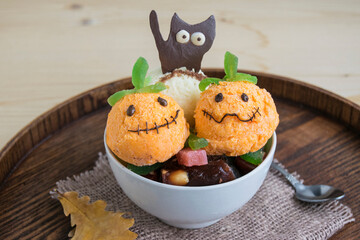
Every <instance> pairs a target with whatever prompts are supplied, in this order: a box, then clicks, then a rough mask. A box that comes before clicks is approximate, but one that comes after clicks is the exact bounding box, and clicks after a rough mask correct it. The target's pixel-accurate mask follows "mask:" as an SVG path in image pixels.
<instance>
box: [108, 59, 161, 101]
mask: <svg viewBox="0 0 360 240" xmlns="http://www.w3.org/2000/svg"><path fill="white" fill-rule="evenodd" d="M148 69H149V65H148V63H147V61H146V60H145V58H143V57H139V58H138V60H137V61H136V63H135V64H134V67H133V71H132V84H133V85H134V87H135V89H130V90H122V91H118V92H116V93H114V94H113V95H111V96H110V97H109V98H108V100H107V101H108V103H109V104H110V106H114V105H115V103H117V102H118V101H119V100H120V99H121V98H123V97H125V96H126V95H129V94H134V93H158V92H161V91H163V90H165V89H166V86H165V84H164V83H162V82H159V83H156V84H154V85H149V84H150V82H151V77H150V76H148V77H145V76H146V73H147V70H148Z"/></svg>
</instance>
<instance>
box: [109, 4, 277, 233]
mask: <svg viewBox="0 0 360 240" xmlns="http://www.w3.org/2000/svg"><path fill="white" fill-rule="evenodd" d="M150 25H151V29H152V31H153V34H154V37H155V40H156V45H157V47H158V50H159V54H160V60H161V64H162V71H163V74H161V73H160V74H158V76H156V77H154V76H152V75H151V74H149V75H147V70H148V68H149V66H148V64H147V61H146V60H145V59H144V58H142V57H140V58H139V59H138V60H137V61H136V63H135V65H134V67H133V71H132V83H133V85H134V89H129V90H121V91H119V92H116V93H114V94H113V95H111V96H110V97H109V98H108V103H109V104H110V105H111V106H112V109H111V110H110V112H109V114H108V119H107V125H106V130H105V134H104V143H105V149H106V154H107V157H108V159H109V163H110V166H111V169H112V171H113V173H114V176H115V178H116V180H117V182H118V183H119V185H120V186H121V188H122V189H123V191H124V193H125V194H126V195H127V196H128V197H129V198H130V199H131V200H132V201H133V202H134V203H135V204H137V205H138V206H139V207H140V208H142V209H143V210H145V211H146V212H148V213H150V214H152V215H154V216H156V217H158V218H159V219H161V220H162V221H163V222H165V223H167V224H169V225H172V226H175V227H180V228H200V227H205V226H208V225H210V224H212V223H215V222H216V221H218V220H220V219H221V218H223V217H225V216H227V215H229V214H231V213H232V212H234V211H236V210H238V209H239V208H241V207H242V206H243V205H244V204H245V203H246V202H248V201H249V200H250V199H251V198H252V197H253V196H254V194H255V193H256V192H257V191H258V189H259V188H260V186H261V184H262V183H263V181H264V179H265V177H266V174H267V172H268V170H269V167H270V164H271V161H272V159H273V157H274V152H275V147H276V134H275V129H276V127H277V125H278V123H279V115H278V113H277V111H276V106H275V103H274V101H273V99H272V98H271V95H270V94H269V93H268V92H267V91H266V90H265V89H261V88H259V87H258V86H257V85H256V84H257V78H256V77H255V76H251V75H249V74H245V73H238V72H237V64H238V58H237V57H236V56H235V55H233V54H231V53H230V52H226V54H225V59H224V72H225V76H224V78H222V79H219V78H212V77H208V76H205V74H203V72H201V70H200V64H201V59H202V56H203V54H204V53H205V52H206V51H208V50H209V48H210V46H211V45H212V42H213V40H214V37H215V22H214V19H213V17H210V18H209V19H208V20H206V21H204V22H203V23H200V24H195V25H189V24H187V23H185V22H183V21H182V20H181V19H180V18H179V17H178V16H177V15H176V14H175V15H174V17H173V20H172V25H171V30H170V35H169V38H168V40H167V41H164V40H163V39H162V37H161V35H160V32H159V29H158V24H157V16H156V13H155V12H154V11H153V12H151V14H150ZM200 31H202V32H203V33H202V32H200ZM190 35H191V37H190ZM190 39H191V41H190ZM152 78H153V79H152Z"/></svg>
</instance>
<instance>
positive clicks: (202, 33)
mask: <svg viewBox="0 0 360 240" xmlns="http://www.w3.org/2000/svg"><path fill="white" fill-rule="evenodd" d="M149 19H150V27H151V31H152V33H153V35H154V38H155V42H156V47H157V49H158V51H159V57H160V62H161V68H162V72H163V73H166V72H172V71H173V70H174V69H176V68H180V67H186V68H187V69H189V70H192V69H194V70H195V71H197V72H198V71H199V70H200V67H201V60H202V58H203V56H204V54H205V53H206V52H207V51H208V50H209V49H210V47H211V45H212V44H213V42H214V38H215V18H214V16H213V15H211V16H210V17H209V18H208V19H207V20H205V21H203V22H201V23H198V24H194V25H191V24H188V23H186V22H184V21H183V20H181V19H180V18H179V16H178V15H177V14H176V13H174V16H173V17H172V19H171V26H170V33H169V37H168V39H167V40H166V41H165V40H164V39H163V38H162V36H161V33H160V29H159V23H158V18H157V14H156V12H155V11H154V10H152V11H151V13H150V17H149Z"/></svg>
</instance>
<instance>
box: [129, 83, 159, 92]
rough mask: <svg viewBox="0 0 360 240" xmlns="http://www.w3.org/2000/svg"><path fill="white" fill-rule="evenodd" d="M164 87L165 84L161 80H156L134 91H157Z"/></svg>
mask: <svg viewBox="0 0 360 240" xmlns="http://www.w3.org/2000/svg"><path fill="white" fill-rule="evenodd" d="M165 89H166V86H165V84H164V83H162V82H158V83H156V84H154V85H149V86H146V87H143V88H141V89H137V90H136V93H158V92H161V91H163V90H165Z"/></svg>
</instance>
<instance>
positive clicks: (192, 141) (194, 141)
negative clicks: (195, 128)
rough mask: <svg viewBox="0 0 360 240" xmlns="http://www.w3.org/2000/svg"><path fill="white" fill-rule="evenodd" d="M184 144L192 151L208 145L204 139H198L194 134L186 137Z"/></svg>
mask: <svg viewBox="0 0 360 240" xmlns="http://www.w3.org/2000/svg"><path fill="white" fill-rule="evenodd" d="M186 143H187V145H188V146H189V147H190V148H191V149H192V150H198V149H201V148H204V147H206V146H207V145H208V144H209V142H208V141H207V140H206V139H205V138H199V137H198V136H196V134H194V133H190V136H189V137H188V139H187V141H186Z"/></svg>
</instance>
